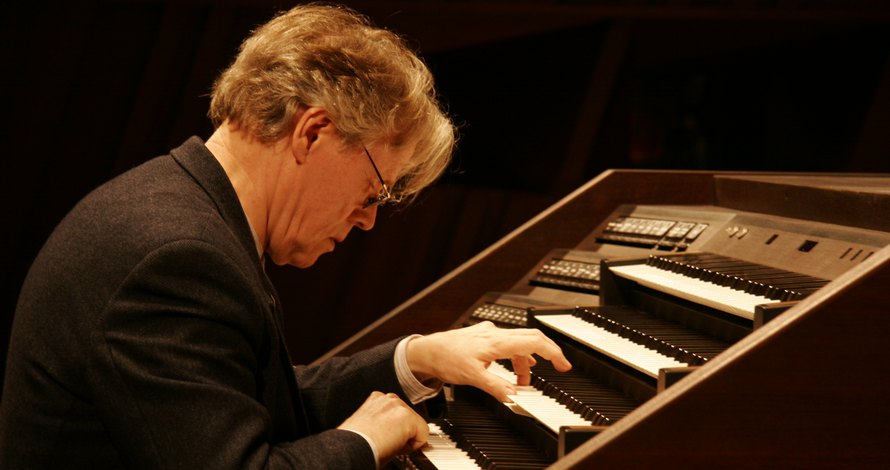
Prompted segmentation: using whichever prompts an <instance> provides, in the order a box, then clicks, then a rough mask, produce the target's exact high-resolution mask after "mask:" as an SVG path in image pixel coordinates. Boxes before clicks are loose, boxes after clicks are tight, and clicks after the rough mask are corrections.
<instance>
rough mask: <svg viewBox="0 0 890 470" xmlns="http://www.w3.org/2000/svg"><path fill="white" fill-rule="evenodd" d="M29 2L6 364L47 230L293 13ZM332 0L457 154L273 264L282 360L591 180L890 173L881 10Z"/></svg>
mask: <svg viewBox="0 0 890 470" xmlns="http://www.w3.org/2000/svg"><path fill="white" fill-rule="evenodd" d="M24 3H25V2H4V6H2V7H0V35H2V36H0V52H2V56H0V57H2V59H0V60H2V61H3V69H2V74H0V80H2V104H3V107H2V110H3V115H4V119H3V125H2V136H3V140H2V146H0V149H2V151H3V158H2V162H3V163H2V165H3V166H2V171H0V175H2V190H3V196H2V201H3V215H2V217H3V220H4V226H5V230H3V236H4V237H5V239H4V240H3V242H4V244H3V246H4V247H6V249H5V250H3V252H2V255H0V257H2V258H0V265H2V275H3V284H2V286H3V294H2V304H0V350H2V351H4V352H5V350H6V344H7V340H8V327H9V325H10V324H11V321H12V317H13V311H14V307H15V299H16V296H17V293H18V290H19V288H20V286H21V283H22V280H23V278H24V276H25V273H26V272H27V269H28V266H29V265H30V263H31V261H32V259H33V258H34V256H35V255H36V253H37V250H39V248H40V246H41V245H42V243H43V241H44V240H45V239H46V237H47V236H48V235H49V233H50V231H51V230H52V229H53V227H54V226H55V225H56V224H57V223H58V222H59V220H60V219H61V218H62V217H63V216H64V214H65V213H66V212H67V211H68V210H69V209H70V208H71V207H72V206H73V205H74V204H75V203H76V202H77V201H78V200H79V199H80V198H81V197H83V196H84V195H85V194H86V193H87V192H89V191H90V190H92V189H93V188H95V187H96V186H98V185H99V184H101V183H102V182H104V181H106V180H108V179H109V178H111V177H113V176H115V175H117V174H119V173H121V172H123V171H125V170H127V169H129V168H131V167H133V166H135V165H137V164H139V163H141V162H143V161H145V160H147V159H149V158H151V157H154V156H156V155H160V154H163V153H166V152H167V151H168V150H169V149H170V148H172V147H175V146H177V145H179V144H180V143H181V142H182V141H183V140H185V139H186V138H187V137H188V136H190V135H199V136H201V137H204V138H206V137H208V136H209V135H210V133H211V132H212V127H211V126H210V123H209V121H208V120H207V118H206V117H205V113H206V109H207V105H208V98H207V93H208V91H209V89H210V85H211V83H212V81H213V79H214V77H215V76H216V74H217V73H219V71H220V70H222V69H223V68H224V67H226V66H227V64H228V63H229V61H230V60H231V58H232V57H233V56H234V54H235V52H236V50H237V47H238V45H239V44H240V42H241V40H242V39H243V38H244V37H245V36H246V35H247V34H248V32H249V31H250V30H251V29H252V28H253V27H255V26H256V25H258V24H260V23H262V22H264V21H265V20H267V19H269V18H270V17H271V16H272V15H273V13H274V12H275V11H278V10H280V9H283V8H286V7H288V6H290V5H292V4H294V2H282V1H271V0H269V1H262V0H254V1H247V0H243V1H234V0H230V1H212V0H203V1H200V0H192V1H179V2H176V1H163V0H143V1H120V0H119V1H93V2H82V1H81V2H59V3H43V4H39V5H35V4H31V3H29V4H28V5H27V6H26V5H24ZM345 3H346V4H348V5H351V6H353V7H354V8H356V9H357V10H359V11H361V12H363V13H365V14H367V15H369V16H371V17H372V18H373V19H374V20H375V22H376V23H377V24H379V25H381V26H385V27H389V28H390V29H393V30H395V31H397V32H400V33H402V34H403V35H405V36H406V37H407V38H408V39H409V40H410V41H411V43H412V44H413V45H414V46H415V47H416V48H417V49H418V50H419V52H420V53H421V55H422V56H423V57H424V58H425V60H426V61H427V63H428V64H429V65H430V67H431V68H432V70H433V72H434V74H435V75H436V77H437V79H438V83H439V88H440V91H441V94H442V98H443V101H444V102H445V103H446V104H447V107H448V109H449V112H450V113H451V114H452V115H453V116H454V117H455V119H456V121H457V122H458V123H460V125H461V140H460V144H459V150H458V152H457V155H456V158H455V162H454V164H453V165H452V168H451V169H450V170H449V172H448V174H447V175H446V176H445V177H444V178H443V179H442V180H441V181H440V182H439V183H438V184H437V185H435V186H434V187H433V188H431V189H430V190H428V191H427V192H426V193H424V195H423V196H422V197H421V198H420V200H419V201H418V202H417V203H415V204H414V205H413V206H411V207H409V208H407V209H403V210H399V211H394V212H393V211H390V212H381V214H380V216H379V218H378V223H377V227H376V228H375V229H374V231H372V232H370V233H353V234H352V235H350V238H349V239H348V240H347V242H346V243H345V244H343V245H341V246H340V247H338V250H337V251H336V252H335V253H333V254H330V255H326V256H324V257H322V258H321V259H320V261H319V262H318V263H317V264H316V265H315V266H314V267H312V268H310V269H309V270H297V269H294V268H279V267H274V266H270V268H269V272H270V276H271V277H272V278H273V280H274V282H275V283H276V285H277V287H278V289H279V291H280V293H281V296H282V300H283V302H284V305H285V309H286V311H287V319H286V330H287V337H288V343H289V345H290V349H291V353H292V356H293V359H294V360H295V361H297V362H308V361H311V360H313V359H315V358H316V357H318V356H319V355H321V354H323V353H324V352H325V351H327V350H329V349H330V348H331V347H333V346H335V345H337V344H339V343H340V342H342V341H343V340H345V339H346V338H348V337H349V336H351V335H352V334H354V333H356V332H357V331H358V330H360V329H361V328H363V327H365V326H366V325H368V324H370V323H371V322H372V321H374V319H376V318H378V317H380V316H381V315H382V314H384V313H386V312H387V311H389V310H390V309H392V308H393V307H395V306H397V305H398V304H399V303H401V302H403V301H405V300H407V299H408V298H410V297H411V296H412V295H414V294H416V293H417V292H419V291H420V290H421V289H423V288H424V287H426V286H428V285H429V284H430V283H432V282H433V281H435V280H436V279H438V278H440V277H442V276H443V275H445V274H446V273H448V272H449V271H450V270H452V269H453V268H455V267H457V266H459V265H460V264H461V263H462V262H464V261H465V260H467V259H468V258H470V257H471V256H473V255H474V254H476V253H478V252H479V251H480V250H482V249H484V248H485V247H487V246H489V245H490V244H491V243H493V242H495V241H496V240H498V239H499V238H501V237H502V236H504V235H506V234H507V233H509V232H510V231H511V230H513V229H515V228H516V227H517V226H519V225H521V224H522V223H523V222H525V221H526V220H528V219H529V218H531V217H533V216H534V215H535V214H537V213H539V212H541V211H542V210H543V209H545V208H546V207H548V206H549V205H551V204H553V203H555V202H556V201H558V200H559V199H560V198H562V197H564V196H565V195H567V194H568V193H569V192H570V191H571V190H573V189H574V188H576V187H578V186H579V185H581V184H582V183H583V182H585V181H587V180H589V179H590V178H592V177H595V176H596V175H597V174H599V173H600V172H602V171H603V170H605V169H608V168H647V169H653V168H654V169H708V170H755V171H806V172H810V171H812V172H887V171H890V159H888V157H890V6H888V5H887V2H883V1H879V0H861V1H856V0H844V1H841V0H836V1H832V0H811V1H806V0H786V1H783V0H737V1H731V0H683V1H671V0H626V1H622V0H602V1H592V0H591V1H581V0H577V1H549V2H548V1H520V2H516V1H505V0H503V1H486V2H470V1H428V2H411V1H387V2H373V1H347V2H345ZM875 216H876V217H887V216H888V214H875ZM454 313H455V317H456V316H457V315H458V314H459V313H461V312H454ZM0 358H5V355H3V356H0Z"/></svg>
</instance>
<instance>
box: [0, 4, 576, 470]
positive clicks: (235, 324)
mask: <svg viewBox="0 0 890 470" xmlns="http://www.w3.org/2000/svg"><path fill="white" fill-rule="evenodd" d="M210 116H211V118H212V119H213V121H214V123H215V124H216V126H217V129H216V131H215V132H214V133H213V135H212V136H211V137H210V138H209V139H208V140H207V142H206V143H204V142H202V141H201V140H200V139H198V138H197V137H193V138H191V139H190V140H188V141H187V142H185V143H184V144H183V145H182V146H180V147H179V148H177V149H174V150H173V151H172V152H171V154H170V155H167V156H163V157H160V158H157V159H155V160H152V161H150V162H147V163H146V164H144V165H142V166H140V167H138V168H136V169H134V170H132V171H130V172H127V173H125V174H123V175H121V176H120V177H118V178H116V179H114V180H112V181H111V182H109V183H107V184H106V185H104V186H102V187H100V188H99V189H97V190H96V191H94V192H93V193H92V194H90V195H89V196H87V197H86V198H85V199H84V200H83V201H81V202H80V203H79V204H78V205H77V206H76V207H75V208H74V209H73V210H72V212H71V213H70V214H69V215H68V216H67V217H66V218H65V220H63V221H62V223H61V224H60V225H59V227H57V229H56V230H55V231H54V233H53V234H52V235H51V237H50V238H49V240H48V241H47V243H46V245H45V246H44V248H43V250H42V251H41V253H40V254H39V256H38V257H37V259H36V260H35V262H34V264H33V266H32V268H31V271H30V272H29V274H28V278H27V279H26V281H25V285H24V287H23V289H22V292H21V295H20V298H19V304H18V307H17V310H16V315H15V320H14V326H13V336H12V341H11V346H10V352H9V356H8V366H7V376H6V381H5V388H4V395H3V402H2V405H0V467H3V468H45V467H57V466H62V467H65V468H71V467H74V468H108V467H124V468H139V467H145V468H257V467H267V466H268V467H288V468H374V467H375V466H378V465H380V464H382V463H384V462H386V461H388V460H389V459H390V458H392V457H393V456H394V455H396V454H398V453H400V452H406V451H410V450H412V449H416V448H418V447H419V446H421V445H422V444H423V443H424V442H425V440H426V438H427V427H426V423H425V422H424V420H423V418H421V417H420V416H419V415H418V414H417V413H416V412H415V411H414V410H413V409H412V408H411V405H409V404H416V403H419V402H421V401H423V400H425V399H427V398H430V397H432V396H434V395H436V393H437V392H438V389H439V387H440V385H441V383H442V382H447V383H456V384H469V385H475V386H477V387H479V388H481V389H483V390H485V391H487V392H489V393H491V394H492V395H494V396H495V397H497V398H499V399H506V396H507V394H509V393H511V392H512V391H513V387H514V384H508V383H506V382H504V381H503V380H501V379H499V378H497V377H495V376H493V375H491V374H488V373H487V372H486V371H485V367H486V365H487V364H488V363H489V362H490V361H491V360H494V359H496V358H512V359H513V362H514V365H515V367H516V369H517V372H518V375H519V376H520V382H523V381H527V380H528V370H529V367H530V366H531V365H533V364H534V359H533V357H532V355H533V354H537V355H540V356H542V357H544V358H546V359H549V360H552V361H553V362H554V364H555V365H556V367H557V368H559V369H561V370H566V369H568V368H569V367H570V365H569V364H568V362H567V361H566V359H565V357H564V356H563V355H562V353H561V351H560V350H559V348H558V347H557V346H556V345H555V344H554V343H553V342H552V341H550V340H548V339H547V338H546V337H544V336H543V335H542V334H541V333H540V332H538V331H536V330H520V331H503V330H499V329H497V328H494V327H493V326H492V325H490V324H483V325H477V326H475V327H472V328H466V329H461V330H453V331H447V332H442V333H437V334H433V335H428V336H411V337H407V338H400V339H398V340H396V341H392V342H390V343H387V344H383V345H380V346H378V347H376V348H373V349H371V350H368V351H365V352H362V353H360V354H357V355H355V356H352V357H350V358H336V359H334V360H331V361H329V362H328V363H326V364H323V365H321V366H318V367H295V368H292V366H291V364H290V361H289V358H288V355H287V351H286V350H285V346H284V341H283V338H282V334H281V327H280V322H281V321H282V319H281V318H280V307H279V302H278V300H277V295H276V293H275V289H274V288H273V287H272V285H271V283H270V282H269V280H268V278H267V277H266V276H265V274H264V272H263V263H264V260H271V261H272V262H274V263H277V264H291V265H294V266H297V267H308V266H311V265H312V264H313V263H314V262H315V261H316V260H317V259H318V257H319V256H320V255H322V254H324V253H326V252H329V251H331V250H333V249H334V247H335V246H336V243H338V242H341V241H343V239H344V238H345V237H346V236H347V234H348V233H349V231H350V230H351V229H352V227H358V228H360V229H362V230H370V229H371V228H372V227H373V225H374V221H375V217H376V215H377V206H379V205H381V204H385V203H387V202H391V201H395V200H399V199H410V198H411V197H412V196H413V195H414V194H416V193H417V192H418V191H420V190H421V189H422V188H423V187H425V186H427V185H428V184H429V183H430V182H432V181H433V180H434V179H435V178H436V177H437V176H438V175H439V174H440V173H441V171H442V170H443V168H445V166H446V165H447V160H448V158H449V155H450V152H451V148H452V146H453V142H454V130H453V126H452V124H451V123H450V121H449V120H448V119H447V118H446V117H445V116H444V114H443V113H442V112H441V110H440V108H439V105H438V104H437V102H436V98H435V93H434V89H433V84H432V78H431V77H430V74H429V71H428V70H427V69H426V67H425V66H424V65H423V64H422V63H421V62H420V60H419V59H418V58H417V57H416V56H415V55H414V54H413V53H411V52H410V51H409V50H408V49H407V48H406V47H405V46H404V45H403V43H402V42H401V41H400V40H399V39H398V38H397V37H396V36H394V35H393V34H391V33H389V32H386V31H383V30H379V29H375V28H373V27H371V26H370V25H369V24H368V23H367V21H366V20H365V19H363V18H361V17H359V16H357V15H355V14H354V13H352V12H350V11H348V10H345V9H341V8H334V7H326V6H318V5H311V6H303V7H297V8H294V9H293V10H291V11H289V12H286V13H284V14H282V15H280V16H278V17H276V18H274V19H273V20H272V21H270V22H269V23H267V24H266V25H264V26H262V27H261V28H259V29H258V30H257V31H256V32H255V33H254V34H253V35H252V36H251V37H250V38H248V39H247V40H246V41H245V42H244V44H242V47H241V51H240V53H239V55H238V56H237V58H236V60H235V61H234V63H233V64H232V65H231V67H229V69H227V70H226V71H225V72H224V73H223V74H222V75H221V76H220V78H219V79H218V80H217V82H216V84H215V85H214V90H213V96H212V103H211V109H210Z"/></svg>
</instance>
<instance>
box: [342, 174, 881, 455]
mask: <svg viewBox="0 0 890 470" xmlns="http://www.w3.org/2000/svg"><path fill="white" fill-rule="evenodd" d="M887 188H890V178H888V177H886V176H868V175H856V176H845V175H830V176H818V177H817V176H813V175H775V174H773V175H759V174H732V173H707V172H694V173H684V172H638V171H634V172H621V171H610V172H607V173H605V174H604V175H602V176H601V177H599V178H597V179H596V180H594V181H592V182H591V183H589V184H588V185H587V186H585V187H584V188H581V189H579V190H578V191H577V192H575V193H574V194H572V195H571V196H569V197H567V198H566V199H565V200H563V201H561V202H560V203H559V204H557V205H555V206H554V207H553V208H551V209H550V210H548V211H546V212H545V213H544V214H541V216H539V217H536V218H535V219H533V220H532V221H530V222H529V223H528V224H526V225H525V226H523V227H520V228H519V229H517V231H515V232H514V233H512V234H510V235H509V236H508V237H506V238H505V239H504V240H502V241H501V242H499V243H498V244H496V245H495V246H494V247H492V248H491V249H489V250H486V251H485V252H484V253H483V254H481V255H480V256H479V257H477V258H475V259H473V260H471V261H469V262H467V263H466V264H465V265H463V266H461V267H459V268H458V269H457V270H455V272H453V273H452V274H450V275H449V276H446V277H445V278H443V279H442V280H440V281H439V282H437V283H435V284H434V285H432V286H430V288H428V289H427V290H425V291H424V292H422V293H421V294H419V295H418V296H416V297H415V298H413V299H411V300H410V301H408V302H406V303H405V304H404V305H402V306H400V307H398V308H397V309H395V310H394V311H393V312H390V314H388V315H387V316H385V317H384V318H382V319H381V320H379V321H378V322H377V323H376V324H374V325H372V326H371V327H369V328H368V329H367V330H366V331H364V332H362V333H361V334H359V335H357V336H356V337H354V338H352V339H351V340H350V341H348V342H347V343H344V344H343V345H341V346H340V347H338V348H337V349H335V350H334V351H332V352H331V353H329V356H330V355H334V354H341V353H349V352H351V351H353V350H358V349H361V348H364V347H369V346H372V345H374V344H377V343H379V342H381V341H384V340H387V339H389V338H392V337H395V336H398V335H404V334H409V333H415V332H420V333H427V332H432V331H436V330H439V329H443V328H448V327H459V326H462V325H466V324H470V323H475V322H478V321H494V322H496V323H498V324H499V325H500V326H504V327H522V326H525V325H529V326H532V327H536V328H540V329H541V330H542V331H544V332H545V334H547V335H548V336H550V337H552V338H553V339H554V340H555V341H557V343H559V344H560V346H561V347H562V348H563V351H564V352H565V354H566V356H567V357H568V358H569V360H570V361H571V362H572V363H573V365H574V368H573V369H572V370H571V371H569V372H567V373H559V372H556V371H555V370H553V369H552V367H550V365H549V364H548V363H546V361H540V363H539V364H538V365H536V366H535V367H534V368H533V369H532V387H533V389H534V390H528V391H525V392H523V394H521V395H517V396H516V397H514V398H515V400H514V401H515V403H513V404H506V405H505V404H503V403H499V402H497V401H495V400H493V399H491V398H490V397H487V396H486V395H484V394H482V393H481V392H479V391H477V390H474V389H469V388H468V387H460V386H455V387H449V390H451V393H450V395H449V399H448V401H447V403H446V407H445V411H444V414H443V415H442V416H440V417H431V418H430V420H431V429H436V430H437V431H436V433H438V434H437V436H439V435H441V436H448V438H447V439H449V440H450V442H453V443H454V448H455V449H457V448H460V449H463V452H465V455H466V457H467V458H469V459H471V460H473V465H477V466H478V467H479V468H554V469H562V468H590V467H592V466H602V467H606V468H609V467H621V466H626V465H627V464H628V463H629V462H632V463H634V464H635V465H636V464H638V465H645V466H655V465H659V466H668V467H671V466H673V467H710V466H716V465H726V464H727V463H728V464H729V465H733V464H739V465H745V466H773V467H777V466H779V467H785V466H793V467H807V468H819V467H822V468H825V467H836V466H838V465H850V464H857V465H863V466H880V465H882V464H886V463H887V462H888V461H890V451H888V449H890V442H888V441H890V438H888V437H887V434H886V432H885V431H884V428H885V424H886V421H887V419H890V404H888V402H887V400H886V396H888V394H890V384H887V383H886V382H888V381H886V380H882V379H881V377H883V376H884V375H885V374H886V373H888V372H890V370H888V366H887V361H885V360H883V359H881V358H882V357H883V352H884V351H885V348H886V338H887V336H888V335H890V322H888V321H887V319H886V314H885V313H884V312H885V310H886V294H884V289H885V286H886V285H888V283H890V252H888V249H887V248H886V247H887V246H888V245H890V191H888V190H887ZM594 265H596V266H597V268H596V269H593V268H592V267H593V266H594ZM493 367H494V368H495V369H496V370H498V373H499V374H502V375H503V376H504V377H506V378H510V374H511V372H510V371H509V367H510V366H509V363H503V364H499V365H496V366H493ZM557 405H558V406H557ZM544 407H553V409H555V410H559V411H556V412H555V413H556V414H558V415H562V416H563V417H562V418H557V419H550V418H547V417H545V415H547V414H548V413H547V412H545V410H540V409H539V408H544ZM579 424H580V426H579ZM437 439H438V438H437ZM575 439H578V440H575ZM570 441H571V442H570ZM444 442H446V444H445V445H446V446H451V444H450V443H448V441H444ZM435 447H436V446H435V445H434V443H432V442H431V449H430V452H431V453H430V455H429V456H424V452H427V451H424V452H418V453H415V454H412V455H411V456H406V457H403V458H401V459H399V461H398V462H397V463H396V464H397V466H399V467H403V468H424V469H427V468H450V467H446V466H445V465H446V464H445V463H438V462H439V461H438V460H437V459H436V458H433V457H432V456H433V455H436V452H437V451H434V450H432V449H433V448H435ZM628 459H632V460H630V461H629V460H628ZM433 461H436V462H433ZM459 468H463V467H459Z"/></svg>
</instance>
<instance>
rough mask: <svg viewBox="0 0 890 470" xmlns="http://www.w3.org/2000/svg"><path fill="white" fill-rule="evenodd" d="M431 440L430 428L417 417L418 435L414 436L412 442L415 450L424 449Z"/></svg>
mask: <svg viewBox="0 0 890 470" xmlns="http://www.w3.org/2000/svg"><path fill="white" fill-rule="evenodd" d="M429 440H430V427H429V425H428V424H427V423H426V421H424V419H423V418H421V417H420V415H417V434H415V435H414V440H413V442H412V444H413V449H412V450H417V449H420V448H421V447H423V446H424V445H425V444H426V443H427V441H429Z"/></svg>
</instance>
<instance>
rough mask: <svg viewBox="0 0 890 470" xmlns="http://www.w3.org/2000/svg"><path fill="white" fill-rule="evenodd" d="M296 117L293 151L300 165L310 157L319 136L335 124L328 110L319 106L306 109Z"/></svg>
mask: <svg viewBox="0 0 890 470" xmlns="http://www.w3.org/2000/svg"><path fill="white" fill-rule="evenodd" d="M296 119H297V122H296V124H295V125H294V131H293V133H292V134H291V153H292V154H293V156H294V159H295V160H296V161H297V164H298V165H299V164H303V163H305V162H306V159H308V158H309V150H310V149H311V148H312V146H314V145H316V143H317V142H318V139H319V137H321V136H322V135H323V134H325V133H326V132H329V131H331V130H333V124H332V123H331V120H330V119H329V118H328V113H327V111H325V110H324V108H319V107H317V106H313V107H310V108H308V109H306V110H305V111H303V113H302V114H300V115H299V116H298V117H297V118H296Z"/></svg>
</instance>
